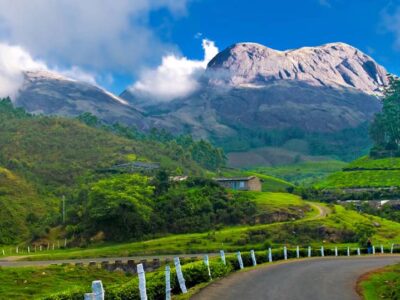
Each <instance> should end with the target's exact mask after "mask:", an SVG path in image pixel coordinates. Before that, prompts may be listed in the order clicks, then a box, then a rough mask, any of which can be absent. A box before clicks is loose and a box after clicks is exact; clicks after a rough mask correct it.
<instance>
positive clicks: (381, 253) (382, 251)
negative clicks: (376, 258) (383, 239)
mask: <svg viewBox="0 0 400 300" xmlns="http://www.w3.org/2000/svg"><path fill="white" fill-rule="evenodd" d="M383 253H385V251H383V245H381V254H383Z"/></svg>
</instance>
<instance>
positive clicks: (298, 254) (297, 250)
mask: <svg viewBox="0 0 400 300" xmlns="http://www.w3.org/2000/svg"><path fill="white" fill-rule="evenodd" d="M296 257H297V258H300V248H299V246H297V247H296Z"/></svg>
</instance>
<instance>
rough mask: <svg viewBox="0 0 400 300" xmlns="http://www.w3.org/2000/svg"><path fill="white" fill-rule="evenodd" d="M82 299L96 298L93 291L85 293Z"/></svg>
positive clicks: (90, 299)
mask: <svg viewBox="0 0 400 300" xmlns="http://www.w3.org/2000/svg"><path fill="white" fill-rule="evenodd" d="M83 299H84V300H96V298H95V297H94V294H93V293H85V295H84V298H83Z"/></svg>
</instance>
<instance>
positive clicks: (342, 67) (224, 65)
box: [121, 43, 388, 166]
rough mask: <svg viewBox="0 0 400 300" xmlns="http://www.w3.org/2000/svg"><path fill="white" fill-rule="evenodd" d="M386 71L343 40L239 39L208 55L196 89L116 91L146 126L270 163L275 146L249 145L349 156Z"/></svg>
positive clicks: (362, 143) (364, 143)
mask: <svg viewBox="0 0 400 300" xmlns="http://www.w3.org/2000/svg"><path fill="white" fill-rule="evenodd" d="M386 73H387V72H386V70H385V69H384V68H383V67H382V66H380V65H378V64H377V63H376V62H375V61H374V60H373V59H372V58H371V57H369V56H368V55H366V54H364V53H362V52H361V51H360V50H358V49H356V48H354V47H352V46H349V45H346V44H343V43H332V44H326V45H323V46H319V47H305V48H300V49H296V50H287V51H277V50H273V49H270V48H268V47H265V46H263V45H260V44H255V43H239V44H235V45H233V46H231V47H229V48H227V49H225V50H223V51H222V52H220V53H219V54H218V55H217V56H215V57H214V58H213V59H212V60H211V61H210V62H209V64H208V67H207V70H206V71H205V73H204V76H203V78H202V87H201V88H200V89H199V90H198V91H197V92H196V93H195V94H193V95H190V96H188V97H186V98H183V99H176V100H174V101H171V102H163V103H154V102H153V103H151V102H148V101H147V102H144V101H140V99H138V98H137V95H132V93H131V92H130V91H125V92H124V93H123V94H121V97H122V98H124V99H126V100H127V101H129V102H130V103H132V105H137V106H138V107H140V109H142V110H143V111H144V112H145V113H146V115H148V116H149V117H150V122H151V124H152V125H151V126H160V127H165V128H168V129H169V130H171V131H173V132H189V133H191V134H193V135H194V136H195V137H198V138H207V139H210V140H212V141H213V142H214V143H216V144H218V145H221V146H223V147H224V149H225V150H226V151H227V152H231V155H230V157H231V158H232V157H236V158H237V157H238V153H237V152H239V153H240V155H241V156H240V157H241V161H236V162H235V163H234V165H235V166H249V164H250V165H252V164H257V165H259V164H262V165H270V164H273V161H275V160H276V159H275V158H274V157H272V156H274V155H275V154H273V153H272V152H273V151H272V152H271V151H258V152H257V155H258V156H259V154H260V153H264V154H261V157H259V159H257V160H254V157H255V153H254V152H253V150H254V149H264V148H265V147H272V148H274V149H276V148H278V149H281V150H285V151H286V150H290V151H292V152H293V150H294V154H293V155H289V156H288V158H286V159H284V160H283V161H280V163H290V162H292V160H294V159H300V160H302V159H307V157H308V155H314V156H315V155H328V156H337V157H339V158H342V159H352V158H354V157H357V156H358V155H360V154H361V153H363V152H365V151H366V150H367V148H368V147H369V146H370V141H369V137H368V122H370V121H371V120H372V118H373V116H374V114H375V113H376V112H378V111H380V109H381V102H380V100H379V97H380V96H382V92H383V88H384V87H385V86H386V84H387V83H388V79H387V77H386ZM267 150H268V149H267ZM269 150H270V149H269ZM275 152H276V151H275ZM278 152H279V151H278ZM280 153H282V151H280ZM243 154H245V155H244V156H243ZM247 154H248V155H247ZM231 162H233V161H232V160H231Z"/></svg>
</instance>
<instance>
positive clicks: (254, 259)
mask: <svg viewBox="0 0 400 300" xmlns="http://www.w3.org/2000/svg"><path fill="white" fill-rule="evenodd" d="M250 256H251V261H252V262H253V266H254V267H255V266H257V260H256V254H255V253H254V250H250Z"/></svg>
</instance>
